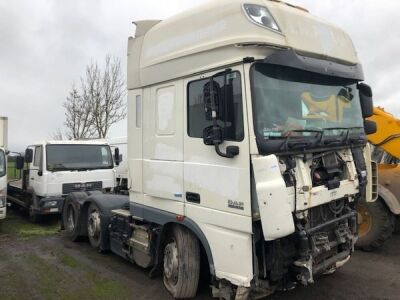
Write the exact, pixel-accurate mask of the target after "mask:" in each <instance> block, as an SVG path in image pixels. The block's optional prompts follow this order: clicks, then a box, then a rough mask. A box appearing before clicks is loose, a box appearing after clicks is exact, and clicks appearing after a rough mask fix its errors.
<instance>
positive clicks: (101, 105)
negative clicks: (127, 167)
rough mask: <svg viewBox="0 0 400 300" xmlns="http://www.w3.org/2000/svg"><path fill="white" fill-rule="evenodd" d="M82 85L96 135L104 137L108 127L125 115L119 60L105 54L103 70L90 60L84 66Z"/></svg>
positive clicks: (123, 88)
mask: <svg viewBox="0 0 400 300" xmlns="http://www.w3.org/2000/svg"><path fill="white" fill-rule="evenodd" d="M82 87H83V88H82V90H83V98H84V99H85V100H86V101H88V102H89V103H90V106H91V109H92V112H91V113H92V121H93V127H94V128H95V129H96V131H97V136H98V137H99V138H106V137H107V133H108V131H109V130H110V127H111V126H112V125H113V124H115V123H117V122H119V121H121V120H123V119H124V118H125V117H126V102H125V95H126V87H125V80H124V78H123V76H122V72H121V62H120V60H119V59H117V58H111V56H110V55H107V56H106V60H105V66H104V70H103V71H101V70H100V68H99V66H98V64H97V63H96V62H92V63H91V64H90V65H89V66H88V67H87V68H86V78H85V79H83V80H82Z"/></svg>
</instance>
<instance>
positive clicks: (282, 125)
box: [251, 63, 363, 140]
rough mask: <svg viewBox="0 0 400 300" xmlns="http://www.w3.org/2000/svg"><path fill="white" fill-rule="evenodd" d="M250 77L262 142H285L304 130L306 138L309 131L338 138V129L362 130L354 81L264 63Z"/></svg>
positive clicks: (254, 109)
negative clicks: (291, 134)
mask: <svg viewBox="0 0 400 300" xmlns="http://www.w3.org/2000/svg"><path fill="white" fill-rule="evenodd" d="M251 78H252V96H253V117H254V129H255V132H256V135H257V137H258V138H260V139H264V140H273V139H284V138H285V137H286V136H287V134H288V133H289V132H291V131H298V132H302V131H304V133H302V134H301V135H303V137H304V136H306V135H307V134H309V133H307V132H306V131H307V130H319V131H324V135H330V134H332V135H335V134H338V133H337V131H338V129H339V128H340V129H344V130H346V129H347V130H350V129H358V130H360V128H362V127H363V119H362V113H361V106H360V100H359V93H358V89H357V82H356V81H355V80H351V79H344V78H338V77H331V76H324V75H321V74H316V73H311V72H307V71H303V70H298V69H294V68H288V67H283V66H275V65H270V64H263V63H256V64H255V65H254V66H253V67H252V70H251ZM330 129H332V132H331V133H329V132H328V131H329V130H330ZM361 130H362V129H361ZM339 131H340V130H339Z"/></svg>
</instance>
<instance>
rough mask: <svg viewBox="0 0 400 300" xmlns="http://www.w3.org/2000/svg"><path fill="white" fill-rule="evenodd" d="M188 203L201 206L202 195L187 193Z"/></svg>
mask: <svg viewBox="0 0 400 300" xmlns="http://www.w3.org/2000/svg"><path fill="white" fill-rule="evenodd" d="M186 201H188V202H192V203H197V204H200V194H198V193H191V192H186Z"/></svg>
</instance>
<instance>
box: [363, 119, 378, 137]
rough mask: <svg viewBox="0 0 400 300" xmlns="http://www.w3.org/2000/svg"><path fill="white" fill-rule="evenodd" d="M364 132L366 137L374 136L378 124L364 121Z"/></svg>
mask: <svg viewBox="0 0 400 300" xmlns="http://www.w3.org/2000/svg"><path fill="white" fill-rule="evenodd" d="M364 131H365V134H366V135H370V134H374V133H376V131H377V127H376V123H375V122H374V121H370V120H364Z"/></svg>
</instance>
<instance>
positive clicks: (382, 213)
mask: <svg viewBox="0 0 400 300" xmlns="http://www.w3.org/2000/svg"><path fill="white" fill-rule="evenodd" d="M357 212H358V236H359V238H358V241H357V244H356V246H357V247H358V248H360V249H362V250H364V251H373V250H375V249H377V248H379V247H381V246H382V245H383V244H384V242H385V241H386V240H387V239H388V238H390V237H391V236H392V233H393V230H394V216H393V214H392V213H391V212H390V211H389V209H388V208H387V207H386V205H385V204H384V202H383V200H382V199H381V198H379V199H378V200H376V201H375V202H370V203H360V204H359V205H358V207H357Z"/></svg>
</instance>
